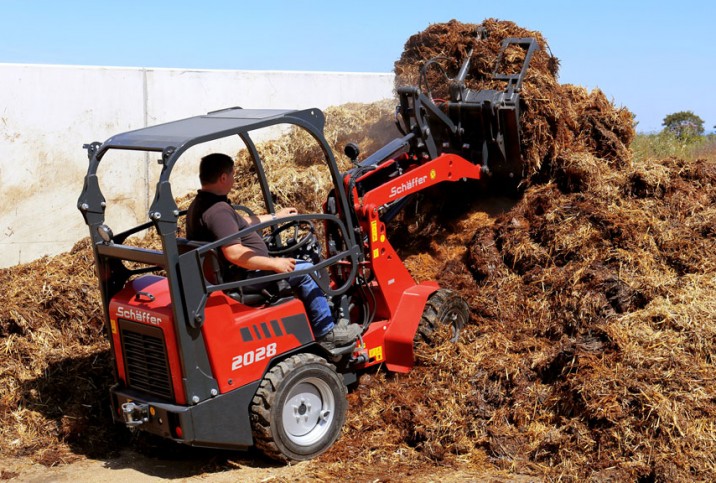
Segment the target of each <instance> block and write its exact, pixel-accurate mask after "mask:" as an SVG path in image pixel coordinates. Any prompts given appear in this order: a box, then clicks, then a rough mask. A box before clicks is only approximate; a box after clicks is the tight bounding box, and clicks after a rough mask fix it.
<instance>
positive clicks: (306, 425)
mask: <svg viewBox="0 0 716 483" xmlns="http://www.w3.org/2000/svg"><path fill="white" fill-rule="evenodd" d="M335 409H336V401H335V399H334V397H333V393H332V392H331V390H330V387H329V385H328V384H327V383H326V382H325V381H323V380H321V379H318V378H315V377H309V378H306V379H304V380H302V381H301V382H300V383H299V384H296V385H295V386H294V387H293V388H292V389H291V391H290V392H289V394H288V396H287V397H286V403H285V404H284V405H283V418H282V419H283V429H284V430H285V431H286V436H287V437H288V438H289V439H290V440H291V441H292V442H293V443H294V444H297V445H301V446H310V445H312V444H314V443H316V442H317V441H319V440H320V439H321V438H322V437H323V436H324V435H325V434H326V433H327V432H328V430H329V429H330V427H331V423H332V422H333V418H334V414H335Z"/></svg>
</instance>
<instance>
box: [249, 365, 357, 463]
mask: <svg viewBox="0 0 716 483" xmlns="http://www.w3.org/2000/svg"><path fill="white" fill-rule="evenodd" d="M347 392H348V391H347V389H346V386H345V384H344V383H343V378H342V377H341V376H340V375H338V374H337V373H336V370H335V367H333V366H332V365H330V364H328V362H326V360H325V359H323V358H321V357H318V356H316V355H314V354H297V355H294V356H291V357H289V358H288V359H286V360H285V361H283V362H281V363H279V364H277V365H276V366H275V367H274V368H273V369H271V370H270V371H269V372H268V374H266V376H265V377H264V379H263V381H261V385H260V386H259V389H258V391H256V395H255V396H254V399H253V401H252V403H251V426H252V430H253V434H254V441H255V444H256V447H257V448H258V449H260V450H261V451H262V452H263V453H264V454H266V455H267V456H269V457H270V458H273V459H276V460H279V461H283V462H290V461H303V460H307V459H311V458H314V457H316V456H318V455H319V454H321V453H323V452H324V451H326V450H327V449H328V448H330V447H331V445H333V443H334V442H335V441H336V440H337V439H338V436H340V433H341V428H342V427H343V423H344V422H345V418H346V409H347V407H348V402H347V400H346V394H347Z"/></svg>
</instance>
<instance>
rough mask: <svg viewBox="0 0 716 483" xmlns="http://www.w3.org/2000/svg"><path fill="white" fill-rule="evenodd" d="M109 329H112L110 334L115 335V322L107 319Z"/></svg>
mask: <svg viewBox="0 0 716 483" xmlns="http://www.w3.org/2000/svg"><path fill="white" fill-rule="evenodd" d="M109 327H110V328H111V329H112V333H113V334H116V333H117V321H116V320H114V319H109Z"/></svg>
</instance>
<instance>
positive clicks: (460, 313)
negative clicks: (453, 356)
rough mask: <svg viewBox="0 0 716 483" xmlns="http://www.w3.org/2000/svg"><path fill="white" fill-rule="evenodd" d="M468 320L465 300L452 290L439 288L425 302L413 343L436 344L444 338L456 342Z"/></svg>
mask: <svg viewBox="0 0 716 483" xmlns="http://www.w3.org/2000/svg"><path fill="white" fill-rule="evenodd" d="M469 320H470V307H468V305H467V302H465V301H464V300H463V299H462V297H460V296H459V295H458V294H456V293H455V292H453V291H452V290H447V289H439V290H438V291H436V292H435V293H433V294H432V295H431V296H430V297H429V298H428V302H427V303H426V304H425V309H424V310H423V316H422V317H421V319H420V324H419V325H418V330H417V332H416V333H415V343H416V345H420V344H427V345H429V346H436V345H439V344H442V343H443V342H444V341H445V340H449V341H450V342H457V341H458V339H459V338H460V332H461V331H462V328H463V327H464V326H465V324H466V323H467V322H468V321H469Z"/></svg>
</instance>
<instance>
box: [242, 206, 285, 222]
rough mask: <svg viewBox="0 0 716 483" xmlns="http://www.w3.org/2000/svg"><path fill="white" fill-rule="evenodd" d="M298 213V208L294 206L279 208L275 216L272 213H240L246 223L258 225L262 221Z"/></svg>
mask: <svg viewBox="0 0 716 483" xmlns="http://www.w3.org/2000/svg"><path fill="white" fill-rule="evenodd" d="M296 213H298V210H297V209H296V208H294V207H292V206H291V207H288V208H281V209H280V210H278V211H277V212H276V216H275V217H274V215H270V214H269V215H252V216H247V215H240V216H241V217H242V218H243V219H244V220H246V223H248V224H249V225H258V224H259V223H263V222H264V221H270V220H274V219H278V218H284V217H286V216H291V215H295V214H296Z"/></svg>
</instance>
